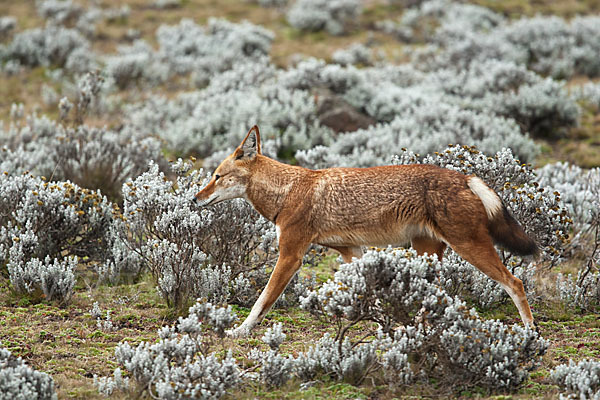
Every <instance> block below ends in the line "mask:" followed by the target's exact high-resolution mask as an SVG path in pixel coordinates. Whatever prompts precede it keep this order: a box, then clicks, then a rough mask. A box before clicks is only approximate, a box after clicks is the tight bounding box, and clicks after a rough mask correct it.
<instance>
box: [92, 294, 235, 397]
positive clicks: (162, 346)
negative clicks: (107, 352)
mask: <svg viewBox="0 0 600 400" xmlns="http://www.w3.org/2000/svg"><path fill="white" fill-rule="evenodd" d="M236 319H237V318H236V316H235V315H234V314H233V313H232V311H231V307H228V308H218V307H215V306H213V305H212V304H210V303H206V302H198V303H196V305H194V306H192V307H191V308H190V310H189V315H188V317H186V318H179V321H178V322H177V324H176V325H174V326H168V327H164V328H162V329H160V330H159V331H158V335H159V337H160V339H159V341H158V342H157V343H155V344H150V343H148V342H142V343H140V344H139V345H138V346H137V347H135V348H134V347H132V346H131V345H130V344H129V343H127V342H123V343H120V344H119V345H118V346H117V348H116V349H115V356H116V359H117V362H118V363H119V364H121V365H122V367H123V368H124V369H125V370H127V371H128V372H129V374H130V378H128V379H127V378H125V379H124V378H123V377H122V372H121V368H117V369H116V370H115V372H114V377H102V378H99V377H97V376H95V377H94V381H95V383H96V386H97V387H98V389H99V391H100V392H101V393H103V394H105V395H107V396H108V395H110V394H112V393H113V392H114V391H115V390H122V391H125V392H127V391H131V393H135V391H136V389H137V390H139V391H140V392H146V393H148V394H149V395H150V396H151V397H153V398H160V399H168V400H171V399H173V400H174V399H189V398H198V399H216V398H219V397H222V396H223V395H224V394H225V393H226V391H227V389H229V388H231V387H234V386H235V385H237V384H238V383H239V382H240V371H239V369H238V366H237V364H236V361H235V359H234V358H233V356H232V353H231V351H229V352H227V354H226V355H225V356H224V357H222V356H218V355H217V353H216V352H212V353H208V349H209V347H210V345H211V343H212V342H211V341H212V339H211V338H210V337H209V336H208V335H207V334H206V333H205V331H206V330H207V329H208V328H212V329H213V330H214V331H216V332H217V333H218V334H219V335H222V334H223V333H224V331H225V329H227V328H229V327H230V326H231V325H232V324H233V323H234V322H235V321H236ZM132 383H135V385H136V386H133V385H132Z"/></svg>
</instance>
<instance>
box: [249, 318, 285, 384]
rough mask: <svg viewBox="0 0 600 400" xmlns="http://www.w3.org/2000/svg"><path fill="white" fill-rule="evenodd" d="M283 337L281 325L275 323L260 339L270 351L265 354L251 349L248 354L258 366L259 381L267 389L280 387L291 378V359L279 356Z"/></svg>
mask: <svg viewBox="0 0 600 400" xmlns="http://www.w3.org/2000/svg"><path fill="white" fill-rule="evenodd" d="M285 337H286V336H285V334H284V333H283V332H282V324H281V323H276V324H274V325H273V326H272V327H270V328H268V329H267V331H266V332H265V334H264V336H263V337H262V340H263V342H265V343H266V344H268V345H269V348H270V349H269V350H267V351H266V352H265V351H260V350H258V349H252V350H251V352H250V354H249V357H250V358H252V359H254V360H256V361H257V362H258V363H259V364H260V366H261V369H260V379H261V380H262V381H263V382H264V383H265V384H266V385H267V387H269V388H273V387H280V386H282V385H284V384H285V383H286V382H287V381H288V380H289V379H290V378H291V377H292V371H293V368H294V362H293V359H292V358H291V357H284V356H282V355H281V354H279V346H280V345H281V343H283V341H284V340H285Z"/></svg>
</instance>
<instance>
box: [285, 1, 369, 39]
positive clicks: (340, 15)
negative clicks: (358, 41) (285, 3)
mask: <svg viewBox="0 0 600 400" xmlns="http://www.w3.org/2000/svg"><path fill="white" fill-rule="evenodd" d="M361 12H362V4H361V2H360V1H357V0H341V1H326V0H296V1H295V2H294V3H293V4H292V5H291V7H290V9H289V10H288V12H287V21H288V23H289V24H290V25H292V26H293V27H294V28H296V29H300V30H304V31H321V30H326V31H327V32H329V33H330V34H332V35H342V34H344V33H347V32H348V31H349V29H351V27H352V25H353V24H356V20H357V19H358V17H359V15H360V14H361Z"/></svg>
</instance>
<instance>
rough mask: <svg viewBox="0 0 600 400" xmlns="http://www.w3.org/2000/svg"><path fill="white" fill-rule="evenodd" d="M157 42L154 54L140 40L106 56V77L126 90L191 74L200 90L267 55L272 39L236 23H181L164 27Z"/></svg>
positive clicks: (220, 20) (255, 29) (271, 36)
mask: <svg viewBox="0 0 600 400" xmlns="http://www.w3.org/2000/svg"><path fill="white" fill-rule="evenodd" d="M156 39H157V41H158V50H156V51H154V50H153V49H152V47H151V46H150V45H149V44H148V43H146V42H145V41H142V40H138V41H136V42H135V43H134V44H133V45H131V46H122V47H119V49H118V53H119V54H117V55H113V56H109V57H107V59H106V64H107V71H108V74H109V76H111V77H112V78H113V79H114V81H115V83H116V84H117V86H118V87H120V88H126V87H128V86H130V85H131V84H134V83H136V82H139V81H140V80H143V81H144V82H145V83H147V84H158V83H162V82H165V81H166V80H167V79H170V78H171V77H172V76H174V75H186V74H189V73H193V77H192V78H193V81H194V82H195V84H196V85H198V86H205V85H206V84H207V83H208V82H209V81H210V80H211V78H212V77H213V76H214V75H215V74H217V73H220V72H223V71H227V70H229V69H231V68H233V66H234V65H237V64H243V63H247V62H251V61H253V60H257V59H260V58H262V57H265V56H267V55H268V54H269V51H270V49H271V42H272V40H273V34H272V33H271V32H269V31H267V30H266V29H264V28H262V27H259V26H256V25H252V24H250V23H248V22H243V23H240V24H234V23H231V22H228V21H226V20H223V19H215V18H211V19H209V21H208V25H207V26H206V27H203V26H200V25H197V24H195V23H194V22H192V21H191V20H188V19H183V20H181V22H180V23H179V24H178V25H174V26H167V25H161V26H160V27H159V28H158V30H157V31H156Z"/></svg>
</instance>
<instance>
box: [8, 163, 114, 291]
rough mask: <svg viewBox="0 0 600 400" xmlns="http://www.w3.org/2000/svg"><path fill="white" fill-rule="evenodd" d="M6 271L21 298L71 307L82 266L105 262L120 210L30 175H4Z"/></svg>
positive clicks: (81, 191)
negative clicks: (37, 296) (38, 294)
mask: <svg viewBox="0 0 600 400" xmlns="http://www.w3.org/2000/svg"><path fill="white" fill-rule="evenodd" d="M0 188H1V189H0V208H1V209H2V210H3V213H2V214H0V223H1V224H0V225H1V226H0V265H6V267H7V269H8V273H9V277H10V281H11V284H12V285H13V288H14V289H15V290H16V291H17V292H30V293H31V292H34V291H36V290H41V291H42V292H43V293H44V295H45V296H46V297H47V298H48V299H49V300H57V301H59V302H61V303H65V302H67V301H68V300H69V298H70V296H71V295H72V293H73V286H74V283H75V276H74V273H73V271H74V269H75V267H76V265H77V263H78V262H83V260H84V259H85V260H86V261H85V262H86V263H94V262H103V261H104V260H105V259H106V258H107V257H109V255H108V252H107V246H108V243H110V241H111V238H110V236H109V232H110V227H111V225H112V221H113V213H114V212H115V210H114V206H113V204H112V203H110V202H109V201H108V200H107V198H106V197H104V196H102V195H101V194H100V192H96V191H91V190H88V189H82V188H81V187H79V186H77V185H75V184H73V183H71V182H68V181H66V182H48V181H46V179H45V178H41V177H34V176H32V175H30V174H20V175H13V174H9V173H8V172H4V173H3V174H2V175H0Z"/></svg>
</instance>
